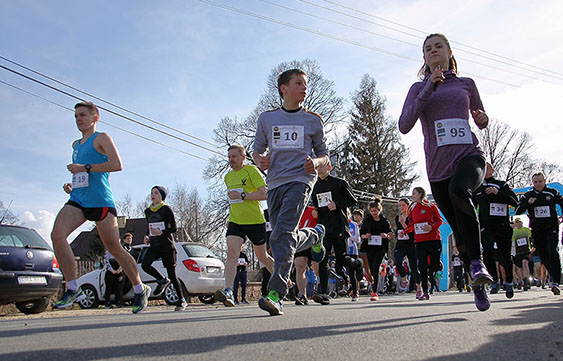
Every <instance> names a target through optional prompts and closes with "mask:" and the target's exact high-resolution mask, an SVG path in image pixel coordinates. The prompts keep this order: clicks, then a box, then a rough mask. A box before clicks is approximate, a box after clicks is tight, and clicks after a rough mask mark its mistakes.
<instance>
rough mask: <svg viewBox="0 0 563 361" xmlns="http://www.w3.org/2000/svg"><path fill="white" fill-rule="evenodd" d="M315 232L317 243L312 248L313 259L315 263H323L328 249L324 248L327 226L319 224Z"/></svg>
mask: <svg viewBox="0 0 563 361" xmlns="http://www.w3.org/2000/svg"><path fill="white" fill-rule="evenodd" d="M314 229H315V231H316V232H317V235H318V237H317V241H316V242H315V243H314V244H313V245H312V246H311V258H312V259H313V261H315V262H321V261H322V260H323V259H324V258H325V254H326V249H325V247H324V246H323V239H324V236H325V226H323V225H322V224H317V225H316V226H315V228H314Z"/></svg>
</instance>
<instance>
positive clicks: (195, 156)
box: [0, 80, 208, 161]
mask: <svg viewBox="0 0 563 361" xmlns="http://www.w3.org/2000/svg"><path fill="white" fill-rule="evenodd" d="M0 83H2V84H5V85H7V86H9V87H11V88H14V89H17V90H19V91H21V92H24V93H26V94H28V95H31V96H34V97H36V98H39V99H41V100H44V101H46V102H48V103H51V104H53V105H56V106H58V107H61V108H63V109H66V110H69V111H71V112H73V113H74V109H72V108H69V107H67V106H65V105H62V104H59V103H57V102H54V101H52V100H50V99H47V98H44V97H42V96H40V95H37V94H35V93H32V92H30V91H28V90H25V89H22V88H20V87H18V86H15V85H13V84H10V83H7V82H5V81H3V80H0ZM99 122H100V123H103V124H105V125H108V126H110V127H112V128H115V129H119V130H121V131H122V132H125V133H128V134H131V135H133V136H136V137H138V138H141V139H144V140H147V141H149V142H152V143H155V144H158V145H161V146H163V147H166V148H170V149H174V150H175V151H177V152H180V153H184V154H186V155H189V156H190V157H194V158H197V159H201V160H205V161H207V160H208V159H206V158H203V157H200V156H198V155H195V154H192V153H188V152H186V151H183V150H181V149H178V148H176V147H173V146H170V145H168V144H164V143H161V142H158V141H156V140H154V139H150V138H148V137H145V136H143V135H140V134H137V133H135V132H132V131H129V130H127V129H124V128H121V127H118V126H116V125H113V124H111V123H109V122H106V121H103V120H99Z"/></svg>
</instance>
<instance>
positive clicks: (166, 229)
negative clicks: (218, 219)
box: [142, 186, 188, 311]
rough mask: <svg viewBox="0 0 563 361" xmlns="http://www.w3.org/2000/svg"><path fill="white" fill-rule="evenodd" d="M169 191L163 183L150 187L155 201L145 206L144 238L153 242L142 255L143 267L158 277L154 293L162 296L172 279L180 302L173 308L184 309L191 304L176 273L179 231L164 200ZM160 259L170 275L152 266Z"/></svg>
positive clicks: (148, 272) (149, 242)
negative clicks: (176, 242) (175, 237)
mask: <svg viewBox="0 0 563 361" xmlns="http://www.w3.org/2000/svg"><path fill="white" fill-rule="evenodd" d="M166 194H167V192H166V188H164V187H163V186H154V187H152V189H151V202H152V204H151V205H150V206H149V208H147V209H145V218H146V219H147V223H148V229H147V234H146V235H145V239H144V242H145V244H149V245H150V246H149V247H148V249H147V252H146V253H145V257H144V258H143V263H142V267H143V271H145V272H146V273H147V274H149V275H151V276H153V277H154V279H155V280H156V283H157V285H156V288H155V289H154V292H153V294H154V296H156V297H158V296H160V295H161V294H162V293H163V292H164V290H166V287H168V285H169V284H170V283H171V282H172V285H173V286H174V289H175V290H176V294H177V295H178V302H177V303H176V305H175V306H176V308H175V309H174V310H175V311H183V310H185V309H186V307H188V303H187V302H186V299H185V298H184V296H183V293H184V292H183V289H182V285H181V284H180V282H179V281H178V277H176V247H175V246H174V236H172V234H173V233H175V232H176V220H175V219H174V213H172V209H170V207H168V206H167V205H166V204H165V203H164V200H165V199H166ZM158 259H162V265H163V266H164V268H166V274H167V275H168V278H164V277H163V276H162V275H161V274H160V272H158V271H157V270H156V268H154V267H153V266H152V263H153V262H154V261H156V260H158Z"/></svg>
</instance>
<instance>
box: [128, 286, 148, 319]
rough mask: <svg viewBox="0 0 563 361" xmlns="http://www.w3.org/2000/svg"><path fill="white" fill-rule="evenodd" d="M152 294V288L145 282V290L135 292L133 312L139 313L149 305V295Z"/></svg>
mask: <svg viewBox="0 0 563 361" xmlns="http://www.w3.org/2000/svg"><path fill="white" fill-rule="evenodd" d="M150 295H151V288H150V287H149V286H147V285H145V284H143V292H141V293H139V294H135V298H134V299H133V310H132V311H133V313H139V312H141V311H142V310H144V309H145V308H147V306H148V305H149V297H150Z"/></svg>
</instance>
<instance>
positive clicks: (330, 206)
mask: <svg viewBox="0 0 563 361" xmlns="http://www.w3.org/2000/svg"><path fill="white" fill-rule="evenodd" d="M328 209H329V210H331V211H334V210H335V209H336V203H334V202H333V201H330V203H329V204H328Z"/></svg>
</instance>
